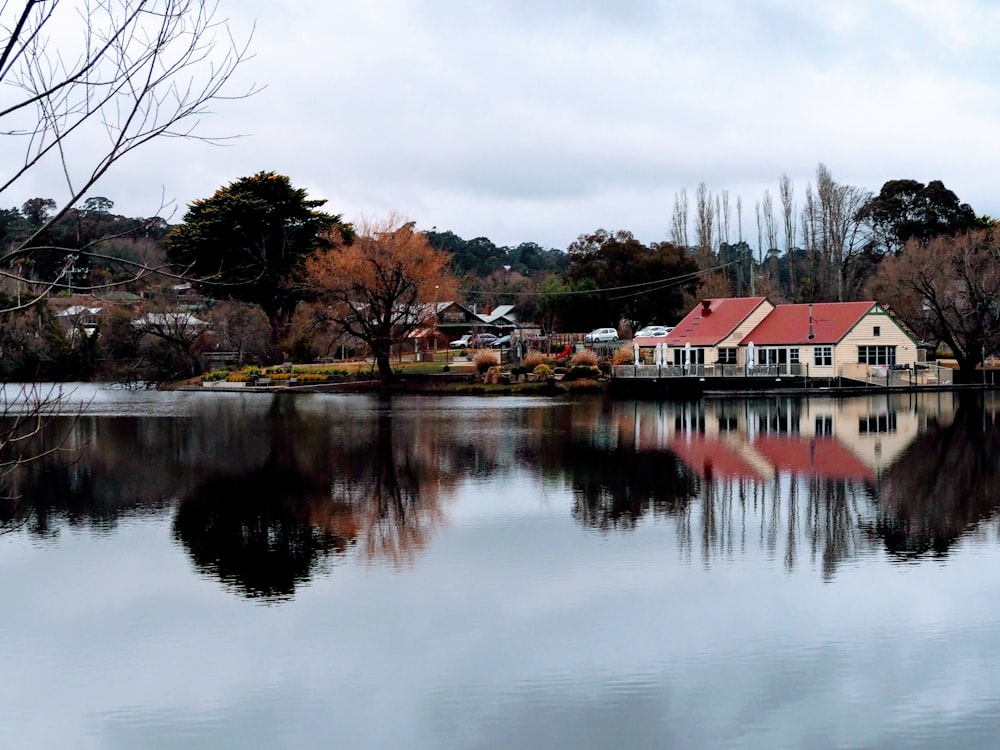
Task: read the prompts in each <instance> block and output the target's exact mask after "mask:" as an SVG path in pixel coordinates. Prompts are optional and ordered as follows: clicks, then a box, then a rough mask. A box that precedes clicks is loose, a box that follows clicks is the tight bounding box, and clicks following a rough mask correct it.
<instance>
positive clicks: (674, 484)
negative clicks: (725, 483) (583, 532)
mask: <svg viewBox="0 0 1000 750" xmlns="http://www.w3.org/2000/svg"><path fill="white" fill-rule="evenodd" d="M562 460H563V462H564V464H565V471H566V473H567V474H568V479H569V481H570V483H571V484H572V486H573V517H574V518H575V519H576V520H578V521H579V522H580V523H582V524H583V525H585V526H592V527H594V528H597V529H601V530H608V529H612V528H625V529H631V528H634V527H635V525H636V523H638V521H639V520H640V519H641V518H642V517H643V516H644V515H646V514H647V513H651V514H652V515H654V516H676V515H683V513H684V512H685V510H686V509H687V506H688V502H689V501H690V500H691V499H692V498H693V497H694V495H695V481H694V477H693V476H692V475H691V473H690V472H689V471H686V470H685V469H684V468H683V465H682V464H681V463H680V462H679V461H677V459H676V458H674V457H673V455H671V454H668V453H639V452H636V451H631V450H622V449H610V448H600V447H594V446H589V445H585V446H573V447H572V449H571V450H567V451H566V453H565V454H564V455H563V456H562Z"/></svg>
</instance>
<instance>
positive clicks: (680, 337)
mask: <svg viewBox="0 0 1000 750" xmlns="http://www.w3.org/2000/svg"><path fill="white" fill-rule="evenodd" d="M773 309H774V305H772V304H771V303H770V302H768V301H767V299H766V298H765V297H725V298H721V299H706V300H702V301H701V302H700V303H699V304H698V306H697V307H695V308H694V309H693V310H692V311H691V312H689V313H688V314H687V315H685V316H684V319H683V320H681V322H680V323H678V324H677V325H676V326H675V327H674V330H672V331H671V332H670V333H669V335H667V337H666V339H664V341H665V342H666V344H667V346H668V347H670V349H671V350H672V353H673V357H674V362H673V363H674V364H677V365H680V364H682V357H683V356H684V352H683V349H684V348H685V347H687V346H688V345H690V363H691V364H692V365H705V364H709V365H711V364H729V365H735V364H738V363H740V360H739V348H738V347H739V342H740V341H741V340H742V339H743V337H744V336H745V335H746V334H747V333H748V332H749V331H750V330H751V329H753V328H754V326H756V325H757V324H758V323H760V321H761V320H763V319H764V316H765V315H767V314H768V313H769V312H770V311H771V310H773Z"/></svg>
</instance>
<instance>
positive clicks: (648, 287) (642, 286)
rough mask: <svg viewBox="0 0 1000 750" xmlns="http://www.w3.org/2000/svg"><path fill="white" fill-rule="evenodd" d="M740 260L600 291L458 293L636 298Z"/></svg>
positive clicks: (479, 290)
mask: <svg viewBox="0 0 1000 750" xmlns="http://www.w3.org/2000/svg"><path fill="white" fill-rule="evenodd" d="M742 262H743V261H742V260H732V261H729V262H728V263H721V264H719V265H717V266H712V267H711V268H705V269H702V270H701V271H693V272H691V273H686V274H682V275H681V276H673V277H669V278H666V279H654V280H653V281H642V282H639V283H638V284H626V285H624V286H609V287H604V288H601V289H574V290H570V291H565V292H510V291H497V290H495V289H490V290H487V289H459V290H458V291H459V292H461V293H463V294H502V295H505V296H508V297H541V296H542V295H551V296H553V297H568V296H572V295H578V294H604V293H606V292H622V291H625V290H629V289H636V290H638V291H633V292H630V293H628V294H625V295H623V296H621V297H612V298H611V299H616V300H617V299H627V298H628V297H633V296H638V295H639V294H644V293H646V292H650V291H658V290H660V289H667V288H669V287H671V286H677V285H678V284H683V283H684V282H686V281H690V280H691V279H695V278H698V277H699V276H704V275H705V274H708V273H712V272H714V271H718V270H720V269H722V268H728V267H729V266H734V265H736V264H737V263H742Z"/></svg>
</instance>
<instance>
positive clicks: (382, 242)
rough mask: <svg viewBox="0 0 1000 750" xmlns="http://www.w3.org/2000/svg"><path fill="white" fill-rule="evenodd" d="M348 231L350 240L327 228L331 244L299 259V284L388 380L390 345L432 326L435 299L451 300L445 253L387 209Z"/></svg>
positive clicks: (452, 287)
mask: <svg viewBox="0 0 1000 750" xmlns="http://www.w3.org/2000/svg"><path fill="white" fill-rule="evenodd" d="M354 231H355V237H354V241H353V242H352V243H350V244H347V243H346V242H345V241H344V239H343V237H342V236H341V235H340V233H339V232H338V231H337V230H336V229H334V230H331V231H330V232H328V233H327V235H326V237H325V239H326V240H327V242H329V243H330V248H329V249H326V250H320V251H318V252H316V253H315V254H313V255H312V256H311V257H309V258H308V259H307V260H306V262H305V267H304V271H303V273H302V275H301V284H300V286H301V288H302V289H303V291H304V292H305V293H306V294H307V295H309V296H310V297H312V298H313V299H315V300H317V301H320V302H323V303H325V304H326V305H328V306H329V307H330V312H331V318H330V319H331V323H332V325H334V326H335V327H336V328H338V329H339V330H340V331H342V332H343V333H346V334H348V335H350V336H354V337H356V338H357V339H360V340H361V341H363V342H364V343H365V344H366V345H367V346H368V347H369V348H370V349H371V352H372V354H373V356H374V358H375V363H376V366H377V368H378V374H379V377H380V378H381V379H382V380H383V381H389V380H391V379H392V365H391V362H390V355H391V352H392V347H393V345H394V344H398V343H400V342H402V341H403V340H404V339H405V338H406V335H407V334H408V333H410V332H411V331H413V330H415V329H417V328H418V327H421V326H425V325H428V324H431V325H433V324H434V322H435V320H434V317H435V315H436V311H435V305H434V303H436V302H442V301H447V300H449V299H452V298H453V297H454V295H455V292H456V290H457V286H458V284H457V280H456V279H455V278H454V276H452V274H451V273H450V271H449V262H450V258H449V256H448V255H447V254H446V253H444V252H442V251H440V250H435V249H434V248H433V247H431V245H430V244H429V243H428V241H427V238H426V236H425V235H424V234H423V233H421V232H417V231H415V230H414V224H413V223H412V222H407V221H405V220H403V219H401V218H400V217H399V216H397V215H395V214H391V215H390V216H388V217H387V218H385V219H382V220H375V221H369V220H365V221H363V222H362V223H361V224H360V225H359V226H356V227H354Z"/></svg>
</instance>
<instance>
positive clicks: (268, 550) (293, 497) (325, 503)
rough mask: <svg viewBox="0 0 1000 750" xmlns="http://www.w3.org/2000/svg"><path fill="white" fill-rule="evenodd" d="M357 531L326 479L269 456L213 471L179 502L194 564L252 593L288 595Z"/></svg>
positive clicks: (179, 521) (182, 532)
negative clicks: (234, 469)
mask: <svg viewBox="0 0 1000 750" xmlns="http://www.w3.org/2000/svg"><path fill="white" fill-rule="evenodd" d="M356 533H357V529H356V526H355V524H354V520H353V518H352V514H351V510H350V509H348V508H344V507H342V506H339V507H338V506H333V505H332V504H331V503H330V500H329V497H328V495H327V493H326V491H325V487H324V486H322V485H319V486H317V485H316V484H315V483H314V482H312V481H310V479H309V478H308V477H306V476H304V475H303V474H301V473H298V472H296V471H295V470H294V469H292V468H289V467H282V466H276V465H274V464H272V463H269V464H267V465H265V466H264V467H262V468H260V469H257V470H255V471H251V472H248V473H246V474H241V475H236V476H231V475H222V474H219V475H215V476H212V477H209V478H208V479H207V480H206V481H205V482H203V483H202V484H201V486H199V487H198V489H197V490H196V492H195V494H194V495H193V496H191V497H188V498H186V499H185V500H184V502H183V503H181V506H180V507H179V508H178V510H177V515H176V516H175V517H174V538H175V539H177V540H178V541H181V542H183V544H184V546H185V547H186V548H187V550H188V552H189V554H190V555H191V558H192V559H193V560H194V563H195V565H196V566H197V568H198V569H199V570H200V571H202V572H203V573H207V574H209V575H212V576H216V577H218V578H219V579H220V580H222V581H223V582H224V583H225V584H226V585H228V586H230V587H232V588H233V589H235V590H237V591H239V592H241V593H243V594H245V595H247V596H249V597H263V598H266V599H283V598H288V597H290V596H291V595H292V594H293V593H294V592H295V587H296V586H297V585H300V584H302V583H304V582H305V581H307V580H308V579H309V578H310V576H311V575H312V573H313V572H314V571H315V569H316V568H317V566H318V565H319V563H320V562H321V561H322V560H323V559H324V558H325V557H327V556H328V555H331V554H340V553H343V552H344V551H345V550H346V549H347V547H348V545H349V544H350V543H351V541H352V540H353V537H354V535H355V534H356Z"/></svg>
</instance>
